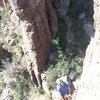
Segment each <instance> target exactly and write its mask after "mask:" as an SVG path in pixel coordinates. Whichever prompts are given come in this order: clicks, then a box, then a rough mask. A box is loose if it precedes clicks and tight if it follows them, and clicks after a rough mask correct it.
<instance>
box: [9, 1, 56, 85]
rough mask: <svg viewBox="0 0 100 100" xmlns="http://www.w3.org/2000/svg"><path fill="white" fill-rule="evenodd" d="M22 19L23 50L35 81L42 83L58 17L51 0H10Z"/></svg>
mask: <svg viewBox="0 0 100 100" xmlns="http://www.w3.org/2000/svg"><path fill="white" fill-rule="evenodd" d="M9 2H10V5H11V7H12V9H13V11H14V12H15V13H16V15H17V16H18V18H19V20H20V26H21V28H22V37H23V50H24V53H25V55H26V56H27V59H28V64H29V67H28V70H29V72H30V75H31V77H32V79H33V81H34V83H35V85H37V86H38V85H39V84H41V70H42V68H43V65H44V63H45V61H46V59H47V57H48V54H49V49H50V43H51V39H52V37H53V36H54V35H55V34H56V32H57V18H56V14H55V12H54V9H53V7H52V5H51V1H50V0H9Z"/></svg>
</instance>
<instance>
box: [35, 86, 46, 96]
mask: <svg viewBox="0 0 100 100" xmlns="http://www.w3.org/2000/svg"><path fill="white" fill-rule="evenodd" d="M34 92H35V93H38V94H42V95H44V94H45V91H44V90H43V88H41V87H36V88H34Z"/></svg>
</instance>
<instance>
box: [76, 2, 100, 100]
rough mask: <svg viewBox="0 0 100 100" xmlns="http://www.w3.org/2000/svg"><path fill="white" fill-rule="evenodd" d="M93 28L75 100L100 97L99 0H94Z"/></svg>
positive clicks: (91, 99)
mask: <svg viewBox="0 0 100 100" xmlns="http://www.w3.org/2000/svg"><path fill="white" fill-rule="evenodd" d="M94 28H95V36H94V38H93V39H92V40H91V42H90V44H89V46H88V48H87V51H86V57H85V61H84V67H83V73H82V78H81V83H80V87H79V91H78V94H77V98H76V100H99V99H100V53H99V50H100V0H94Z"/></svg>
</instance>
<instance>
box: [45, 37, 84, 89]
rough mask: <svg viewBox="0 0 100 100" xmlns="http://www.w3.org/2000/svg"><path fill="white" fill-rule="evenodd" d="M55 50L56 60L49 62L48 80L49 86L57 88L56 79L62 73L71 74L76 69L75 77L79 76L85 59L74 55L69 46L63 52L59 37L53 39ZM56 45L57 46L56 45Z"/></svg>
mask: <svg viewBox="0 0 100 100" xmlns="http://www.w3.org/2000/svg"><path fill="white" fill-rule="evenodd" d="M52 42H53V43H52V45H53V50H55V51H54V56H55V57H54V60H53V62H50V61H49V62H48V69H47V82H48V85H49V87H50V88H51V89H52V88H55V86H56V79H57V78H58V77H60V76H62V75H69V74H70V73H71V70H73V71H75V72H76V74H75V77H78V76H79V75H80V74H81V72H82V64H83V60H82V58H80V57H79V56H76V57H75V56H74V57H73V55H74V54H73V50H71V48H67V51H68V52H67V55H68V56H66V52H65V53H63V51H62V49H61V48H60V46H59V39H56V40H53V41H52ZM54 46H55V47H54Z"/></svg>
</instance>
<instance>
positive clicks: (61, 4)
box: [53, 0, 70, 19]
mask: <svg viewBox="0 0 100 100" xmlns="http://www.w3.org/2000/svg"><path fill="white" fill-rule="evenodd" d="M53 4H54V6H55V8H56V11H57V12H58V15H59V16H60V17H62V18H64V19H66V16H67V14H68V12H69V6H70V0H53Z"/></svg>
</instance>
